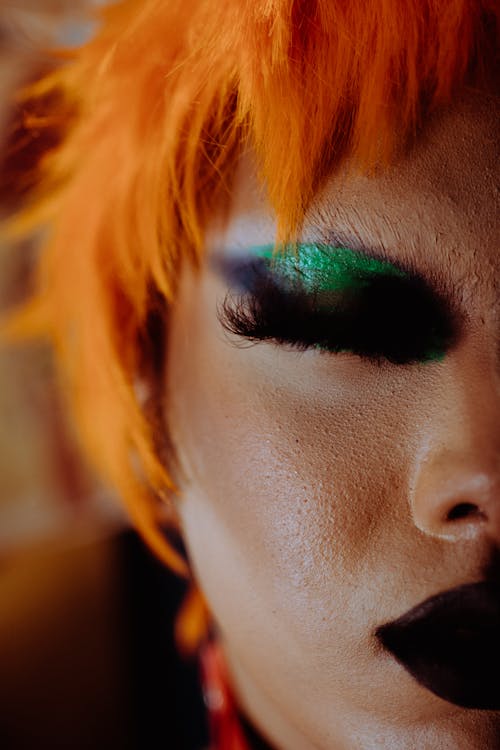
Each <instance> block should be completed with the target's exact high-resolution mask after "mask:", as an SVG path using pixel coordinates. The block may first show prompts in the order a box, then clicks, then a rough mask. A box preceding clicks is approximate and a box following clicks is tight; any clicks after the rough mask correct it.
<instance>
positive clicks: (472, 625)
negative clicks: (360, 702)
mask: <svg viewBox="0 0 500 750" xmlns="http://www.w3.org/2000/svg"><path fill="white" fill-rule="evenodd" d="M375 634H376V636H377V638H378V639H379V641H380V642H381V643H382V645H383V646H384V648H386V649H387V650H388V651H390V653H391V654H392V655H393V656H394V657H395V658H396V659H397V661H398V662H399V663H400V664H401V665H402V666H403V667H404V668H405V669H406V670H407V671H408V672H409V673H410V674H411V675H412V676H413V677H414V678H415V679H416V680H417V682H418V683H419V684H420V685H423V686H424V687H426V688H428V690H431V691H432V692H433V693H434V694H435V695H438V696H439V697H440V698H444V699H445V700H447V701H449V702H450V703H454V704H455V705H457V706H463V707H464V708H476V709H488V710H500V586H499V585H498V584H497V583H494V584H493V583H488V582H484V583H474V584H467V585H465V586H460V587H458V588H455V589H451V590H450V591H445V592H443V593H441V594H437V595H436V596H432V597H430V598H429V599H426V600H425V601H424V602H422V603H421V604H419V605H417V606H416V607H414V608H413V609H411V610H410V611H409V612H406V614H404V615H402V617H399V618H398V619H397V620H394V621H393V622H389V623H387V624H386V625H382V626H381V627H379V628H378V629H377V631H376V633H375Z"/></svg>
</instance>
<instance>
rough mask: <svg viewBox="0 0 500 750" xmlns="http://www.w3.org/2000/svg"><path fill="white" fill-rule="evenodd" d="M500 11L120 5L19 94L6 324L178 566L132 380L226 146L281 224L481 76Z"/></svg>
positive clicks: (159, 471)
mask: <svg viewBox="0 0 500 750" xmlns="http://www.w3.org/2000/svg"><path fill="white" fill-rule="evenodd" d="M499 19H500V9H499V5H498V2H497V1H496V0H251V2H246V1H245V0H123V1H122V2H119V3H117V4H115V5H112V6H111V7H109V8H107V9H105V10H103V11H102V12H101V13H100V16H99V21H98V29H97V32H96V34H95V35H94V37H93V39H92V40H91V41H89V42H88V43H86V44H85V45H84V46H83V47H81V48H80V49H78V50H76V51H72V52H66V53H64V54H63V55H62V58H63V59H62V60H61V64H60V65H58V66H57V68H56V70H55V72H52V73H50V74H49V75H47V76H45V77H44V78H43V79H42V80H40V81H39V82H38V83H36V84H35V85H33V86H31V87H30V89H29V91H28V92H27V94H26V96H25V99H24V101H23V102H22V104H21V106H20V110H21V112H22V114H23V118H24V119H23V125H22V128H23V134H24V136H25V137H26V138H27V139H28V140H30V139H31V140H33V139H36V138H38V139H40V138H42V137H43V134H44V133H46V135H47V139H46V141H45V142H49V143H50V144H51V147H50V148H46V149H44V152H43V155H42V158H40V159H39V160H38V163H37V164H36V174H35V176H33V174H31V173H29V172H28V171H27V170H26V169H25V165H24V166H23V169H22V170H21V174H20V175H17V177H19V178H20V179H22V180H25V181H27V182H28V183H30V184H31V187H32V190H31V193H30V198H29V201H28V208H27V209H26V210H25V211H24V212H23V216H22V220H23V221H24V226H27V227H29V228H33V227H37V228H38V227H41V226H43V227H45V228H46V229H45V230H44V238H45V239H44V243H43V247H42V251H41V259H40V264H39V268H38V278H37V294H36V298H35V299H34V300H33V302H32V304H30V305H29V306H28V307H27V308H26V309H25V311H24V313H23V314H22V315H21V316H20V317H19V318H18V322H20V324H22V325H23V326H24V329H25V330H28V329H29V328H31V330H36V331H37V332H40V333H44V334H45V335H47V336H48V337H49V338H50V340H51V342H52V343H53V345H54V348H55V351H56V354H57V357H58V360H59V363H60V365H61V372H62V373H63V378H64V380H63V382H64V388H65V391H66V393H67V394H68V397H69V399H70V403H71V407H72V410H73V413H74V414H75V416H76V423H77V425H78V426H79V429H80V434H81V437H82V440H83V444H84V446H85V448H86V450H87V452H88V454H89V455H90V457H91V459H92V460H93V462H94V464H95V466H96V467H97V469H98V470H99V471H100V473H101V474H102V475H103V476H104V478H105V479H106V480H107V481H108V482H110V483H111V484H112V485H114V486H115V487H116V488H117V489H118V491H119V493H120V495H121V496H122V497H123V499H124V501H125V503H126V505H127V507H128V509H129V511H130V513H131V515H132V517H133V519H134V520H135V523H136V524H137V526H138V527H139V529H140V530H141V531H142V532H143V534H144V536H145V537H146V539H147V540H148V541H149V543H150V544H151V545H152V546H153V547H154V548H155V549H156V551H157V552H158V553H159V554H160V555H161V556H162V557H163V559H164V560H166V562H167V563H168V564H170V565H171V566H172V567H174V568H175V569H177V570H179V571H180V570H182V567H183V565H182V562H181V561H180V559H179V558H178V556H176V554H175V553H174V551H173V550H172V549H171V548H170V547H169V546H168V545H167V544H166V542H165V539H164V536H163V535H162V533H161V531H160V529H159V526H158V518H159V515H160V514H161V506H162V501H163V500H165V501H167V502H168V501H169V498H170V497H171V495H172V493H173V492H174V491H175V490H174V487H173V483H172V481H171V479H170V477H169V473H168V469H167V468H166V466H165V461H164V460H163V459H162V458H160V456H159V453H158V450H157V440H156V437H155V430H156V427H155V425H154V423H153V422H152V421H151V419H149V418H148V416H147V415H146V414H145V412H144V409H143V406H142V404H141V401H140V398H139V395H138V389H137V382H138V379H139V378H140V377H141V376H142V375H143V374H144V372H145V368H146V367H147V360H148V357H150V356H151V352H150V350H148V340H149V339H150V338H151V337H150V335H149V331H150V323H151V318H152V316H153V315H155V314H157V313H158V311H159V307H160V306H161V304H164V305H166V307H167V309H168V304H169V302H171V301H172V299H173V297H174V295H175V287H176V276H177V271H178V268H179V260H180V258H181V257H187V258H189V259H190V260H191V261H192V262H194V263H196V262H197V261H198V260H199V259H200V257H201V256H202V253H203V238H204V229H205V227H206V224H207V222H208V220H209V218H210V216H211V215H212V214H213V212H214V210H215V208H216V206H217V205H218V204H220V202H221V201H222V202H223V201H224V200H226V199H227V198H228V196H229V195H230V190H231V175H232V171H233V169H234V165H235V163H236V158H237V155H238V153H239V152H240V151H241V149H242V148H244V147H251V148H252V150H253V151H254V153H255V155H256V159H257V163H258V166H259V170H260V177H261V179H262V183H263V185H264V186H265V188H266V191H267V195H268V198H269V200H270V203H271V205H272V207H273V209H274V210H275V212H276V215H277V219H278V227H279V230H278V232H279V237H280V238H285V237H292V236H293V235H294V234H296V233H297V231H298V230H299V229H300V226H301V221H302V219H303V216H304V212H305V210H306V209H307V207H308V204H309V203H310V201H311V198H312V196H313V195H314V194H315V192H316V191H317V189H318V187H319V186H320V185H321V182H322V180H323V179H324V178H325V177H326V175H328V174H329V173H331V171H332V170H334V169H335V168H337V167H338V166H339V165H340V164H341V162H342V161H343V160H345V159H347V158H349V160H350V163H351V164H352V165H353V166H354V168H358V169H362V170H372V169H374V168H377V167H378V166H380V165H382V166H383V165H384V164H386V163H388V162H389V161H390V160H393V159H395V158H397V156H398V154H400V153H401V152H402V151H403V150H404V149H405V148H407V147H408V146H411V143H412V140H414V139H415V137H417V136H418V134H419V132H420V131H421V129H422V127H423V125H424V124H425V122H426V120H427V118H428V117H429V116H430V114H431V113H432V112H433V111H434V110H436V109H437V108H439V107H442V106H445V105H446V104H447V103H449V102H450V101H451V100H452V99H453V97H454V96H456V95H457V93H458V92H459V90H460V89H462V88H463V87H465V86H475V87H485V86H486V85H488V81H489V79H491V78H492V77H493V76H494V75H495V70H496V65H497V57H496V55H497V44H498V29H499ZM50 134H52V136H51V135H50ZM54 134H57V138H56V137H54ZM42 142H43V138H42ZM14 162H15V160H14V161H13V163H14ZM14 177H16V176H14ZM159 300H161V301H163V302H162V303H161V304H160V303H159Z"/></svg>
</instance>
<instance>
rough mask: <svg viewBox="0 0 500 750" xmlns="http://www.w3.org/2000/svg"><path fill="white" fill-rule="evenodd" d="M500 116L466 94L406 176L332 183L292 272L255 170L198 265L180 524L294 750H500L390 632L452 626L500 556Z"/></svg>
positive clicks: (183, 309)
mask: <svg viewBox="0 0 500 750" xmlns="http://www.w3.org/2000/svg"><path fill="white" fill-rule="evenodd" d="M497 122H498V104H497V103H496V102H495V101H494V100H493V99H487V98H486V97H485V96H484V95H482V96H481V98H479V97H478V98H473V97H467V98H465V99H464V100H463V102H461V103H460V104H459V105H457V106H456V107H455V108H454V109H453V110H450V111H449V112H447V113H445V114H443V115H440V116H439V117H436V119H435V121H434V122H432V123H431V124H430V125H429V127H428V128H427V130H426V131H425V133H424V134H423V135H422V137H421V138H420V140H419V142H418V144H417V145H416V146H415V147H414V148H413V149H412V150H411V152H410V153H408V154H407V155H406V156H405V157H404V158H403V159H401V160H399V161H398V163H397V164H396V165H395V166H393V167H391V168H389V169H386V170H384V171H383V173H380V174H377V175H375V176H361V175H357V174H354V173H352V172H348V171H347V170H346V171H344V172H342V173H340V174H336V175H335V176H332V177H331V179H330V180H329V181H328V182H327V184H326V185H325V186H324V188H323V189H322V191H321V192H320V193H319V194H318V195H317V196H316V199H315V201H314V203H313V205H312V206H311V208H310V209H309V211H308V213H307V217H306V222H305V225H304V229H303V233H302V235H301V238H300V242H301V245H300V246H299V248H298V251H297V252H298V254H297V255H293V252H292V250H291V249H290V248H281V256H280V258H278V259H277V260H276V261H273V260H270V259H269V250H268V246H269V245H272V243H273V240H274V232H275V226H274V218H273V215H272V212H271V210H270V209H269V207H268V206H267V204H266V202H265V199H264V198H263V197H262V193H261V191H260V190H259V189H258V187H257V183H256V180H255V178H254V175H253V170H252V165H251V160H250V158H246V159H242V164H241V167H240V170H239V174H238V176H237V179H236V184H235V188H234V193H233V198H232V204H231V206H230V207H229V211H228V212H227V213H225V214H224V216H221V217H220V218H219V219H217V220H214V223H213V226H212V227H211V229H210V232H209V233H208V237H207V253H206V261H205V263H204V265H203V267H202V268H201V269H200V270H199V271H197V272H195V271H194V270H193V269H191V268H190V267H187V266H186V267H185V268H183V269H182V274H181V283H180V287H179V293H178V299H177V303H176V304H175V305H174V307H173V309H172V311H171V315H170V318H169V333H168V342H167V350H168V352H167V368H166V376H165V383H164V393H165V403H166V407H165V420H166V424H167V429H168V431H169V434H170V436H171V438H172V441H173V444H174V447H175V450H176V456H177V460H178V470H177V480H178V483H179V484H180V487H181V490H182V498H181V500H180V502H179V507H178V510H179V515H180V519H181V524H182V528H183V532H184V535H185V539H186V543H187V547H188V550H189V553H190V556H191V560H192V564H193V568H194V571H195V575H196V578H197V579H198V581H199V584H200V586H201V588H202V590H203V591H204V593H205V595H206V597H207V600H208V602H209V604H210V607H211V610H212V612H213V615H214V619H215V621H216V623H217V627H218V629H219V632H220V638H221V642H222V643H223V647H224V649H225V653H226V656H227V659H228V662H229V665H230V669H231V672H232V676H233V680H234V685H235V690H236V693H237V696H238V700H239V702H240V704H241V706H242V707H243V709H244V710H245V711H246V712H247V713H248V714H249V716H250V717H251V719H252V720H253V721H254V723H255V724H256V725H257V727H259V728H260V729H261V731H262V732H263V734H264V735H265V736H266V737H268V738H269V740H270V741H271V742H273V743H274V744H275V745H276V747H279V748H286V749H287V750H309V748H316V749H317V748H320V749H321V750H327V749H328V748H332V747H335V748H353V747H356V748H374V747H384V748H388V747H394V748H410V747H439V748H442V749H443V750H444V749H447V748H450V750H451V748H457V747H460V748H486V747H488V748H490V747H491V748H493V747H496V746H497V745H496V743H497V742H498V736H499V724H500V722H499V718H500V712H498V711H496V710H491V706H488V705H486V704H485V705H477V706H476V708H480V709H482V710H476V709H474V708H466V707H463V706H462V705H458V703H461V702H462V703H463V702H464V699H463V696H462V695H458V696H457V695H455V694H454V693H453V689H452V690H451V693H449V694H447V695H443V690H444V689H441V685H438V688H439V689H438V690H436V689H434V690H433V689H429V685H427V686H426V685H425V684H424V683H425V679H426V677H425V674H424V675H423V676H422V674H417V676H416V677H417V678H415V676H412V675H411V674H410V671H409V669H408V666H407V665H406V668H405V666H403V665H402V664H401V663H400V661H401V660H400V661H398V660H397V659H396V658H394V654H392V653H391V652H390V651H388V650H387V648H384V646H383V645H382V643H381V639H380V637H377V635H376V633H377V629H378V628H380V627H381V626H384V625H385V624H387V623H390V622H392V621H394V620H397V619H398V618H400V617H401V616H402V615H404V614H405V613H406V612H408V611H409V610H413V609H414V608H415V607H416V606H417V605H419V604H421V603H422V602H423V601H425V600H427V599H429V598H430V597H433V596H435V595H437V594H443V592H445V599H444V604H442V605H441V610H440V612H438V615H440V616H441V615H442V611H443V609H444V610H447V609H449V607H448V605H450V606H451V605H452V604H453V603H454V602H455V600H456V598H457V596H458V595H456V596H455V594H453V593H452V594H449V597H451V598H449V599H446V592H449V590H456V588H457V587H462V586H466V585H470V584H478V583H480V582H482V581H484V580H486V579H487V576H488V570H489V569H490V567H491V565H492V563H493V561H494V558H495V551H496V550H497V549H498V545H499V542H500V428H499V425H500V369H499V351H500V349H499V332H500V326H499V316H500V294H499V285H500V254H499V242H498V241H499V231H498V229H499V228H498V215H499V214H498V198H499V173H498V150H497V149H498V133H497V131H496V127H497ZM259 326H260V327H259ZM229 329H232V330H231V331H230V330H229ZM249 337H250V338H249ZM250 339H252V340H250ZM464 590H465V589H464ZM476 590H477V589H476V588H474V591H476ZM461 591H462V589H461ZM453 596H455V598H453ZM452 600H453V601H452ZM436 606H438V605H436ZM438 609H439V606H438ZM419 612H420V611H418V612H417V614H414V619H415V617H416V618H417V620H418V618H419V617H420V614H419ZM462 614H463V613H462ZM495 616H496V615H495ZM459 619H460V617H459ZM410 633H411V635H413V631H411V628H410ZM461 645H463V644H459V645H458V648H459V649H460V648H461ZM420 646H421V647H422V648H424V650H425V647H424V646H422V644H420ZM420 646H419V647H420ZM452 660H453V659H452ZM424 672H425V670H424ZM429 679H430V682H431V683H432V680H433V679H434V678H432V677H431V678H429ZM436 679H437V680H438V682H439V676H438V678H436ZM457 679H458V681H459V682H460V679H461V678H460V679H459V678H457ZM462 682H463V680H462ZM433 687H434V688H436V685H434V683H432V684H431V688H433ZM460 690H461V688H459V692H460ZM436 692H438V695H436V694H435V693H436ZM440 692H441V697H439V693H440ZM444 693H446V690H444ZM467 700H469V698H467V699H465V702H467ZM470 700H472V702H473V701H474V700H476V698H474V697H473V698H472V699H470ZM470 700H469V705H470ZM481 700H482V699H480V698H477V701H479V703H480V702H481ZM483 703H484V701H483ZM493 708H494V709H496V708H498V706H493Z"/></svg>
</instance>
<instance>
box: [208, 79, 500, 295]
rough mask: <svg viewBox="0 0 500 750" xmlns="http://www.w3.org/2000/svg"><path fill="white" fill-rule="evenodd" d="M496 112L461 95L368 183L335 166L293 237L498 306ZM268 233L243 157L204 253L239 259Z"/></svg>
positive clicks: (265, 208)
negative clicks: (370, 254) (373, 256)
mask: <svg viewBox="0 0 500 750" xmlns="http://www.w3.org/2000/svg"><path fill="white" fill-rule="evenodd" d="M499 114H500V105H499V99H498V97H496V96H494V95H486V94H484V93H482V94H472V93H471V94H468V95H467V96H464V97H463V98H462V99H461V101H460V102H459V103H457V104H456V105H455V106H454V107H453V108H452V109H449V110H447V111H445V112H441V113H437V114H436V115H435V116H434V119H433V120H432V121H431V122H430V123H429V124H428V125H427V127H426V128H425V130H424V131H423V133H422V134H421V135H420V136H419V138H418V140H417V141H416V143H415V144H414V145H413V146H412V147H411V148H409V149H408V150H407V151H406V153H404V154H403V155H401V156H400V158H399V159H398V160H397V162H396V163H395V164H393V165H391V166H390V167H387V168H385V169H381V170H379V171H378V172H377V173H376V174H372V175H362V174H359V173H357V172H356V171H355V170H354V169H351V168H349V165H348V166H346V167H344V169H343V170H342V171H341V172H340V173H337V174H335V175H333V176H331V177H330V178H329V179H328V180H327V181H326V183H325V185H324V186H323V187H322V189H321V190H320V191H319V193H318V195H317V196H316V197H315V199H314V201H313V202H312V204H311V206H310V207H309V209H308V211H307V214H306V220H305V224H304V228H303V234H302V237H301V239H302V240H315V241H324V242H327V243H331V244H337V243H339V244H340V243H341V244H348V245H350V246H353V247H354V249H356V248H357V247H358V248H359V249H368V250H373V251H375V252H383V253H384V254H387V256H388V257H389V258H390V259H392V260H395V261H399V262H401V263H404V264H405V265H408V266H410V267H413V268H415V270H416V271H417V272H419V273H420V274H423V275H427V276H429V277H430V278H432V280H433V281H436V282H437V283H438V284H439V285H440V286H445V287H446V288H447V289H448V290H449V291H450V292H451V293H453V295H454V296H457V297H459V296H462V297H466V296H470V295H471V293H472V287H473V286H477V284H480V286H481V287H482V290H481V295H482V296H483V298H484V299H485V302H486V300H488V301H489V304H490V307H491V303H493V304H495V303H496V304H498V297H499V295H498V283H499V277H500V273H499V271H500V254H499V246H498V245H499V234H500V233H499V219H498V216H499V211H498V208H499V202H500V201H499V199H500V170H499V166H498V163H499V162H498V156H499V137H498V136H499ZM275 231H276V224H275V220H274V217H273V214H272V211H271V208H270V207H269V205H268V204H267V202H266V200H265V198H264V195H263V191H262V190H261V189H260V188H259V186H258V181H257V179H256V177H255V169H254V166H253V164H252V161H251V157H250V156H248V155H246V156H245V157H244V158H243V159H242V161H241V165H240V168H239V170H238V173H237V177H236V182H235V189H234V193H233V198H232V203H231V206H230V208H229V213H228V215H227V217H226V218H225V220H224V222H223V223H220V224H218V225H217V226H216V227H214V230H213V231H212V232H211V233H210V234H209V247H211V248H212V249H216V248H224V249H225V250H226V251H228V250H229V251H232V252H238V251H241V252H245V249H246V248H248V247H249V246H252V245H259V244H264V243H268V242H272V240H273V239H274V236H275Z"/></svg>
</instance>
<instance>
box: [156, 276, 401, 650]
mask: <svg viewBox="0 0 500 750" xmlns="http://www.w3.org/2000/svg"><path fill="white" fill-rule="evenodd" d="M215 299H216V290H215V289H214V285H213V282H211V281H210V280H208V279H204V278H200V279H195V278H194V277H193V276H192V275H191V274H190V273H185V274H184V279H183V282H182V286H181V289H180V294H179V303H178V305H177V308H176V310H175V312H174V314H173V316H172V320H171V326H170V331H169V352H168V362H169V367H168V377H167V382H166V393H167V397H166V403H167V404H168V420H167V421H168V425H169V430H170V433H171V435H172V438H173V441H174V445H175V448H176V451H177V454H178V458H179V463H180V465H181V467H182V472H183V473H182V475H181V477H180V485H181V488H182V490H183V497H182V499H181V501H180V514H181V518H182V521H183V524H184V530H185V533H186V537H187V544H188V547H189V548H190V552H191V555H192V559H193V562H194V565H195V567H196V568H197V573H198V575H199V578H200V580H201V582H202V585H203V587H204V589H205V592H206V594H207V596H208V598H209V601H210V603H211V605H212V607H213V609H214V611H215V612H216V613H218V614H220V615H221V618H222V619H223V620H224V618H226V619H228V620H229V621H231V626H230V627H231V630H232V629H233V627H234V625H233V624H232V620H233V618H234V619H238V621H239V623H241V620H242V618H241V607H244V608H246V610H247V619H246V621H247V623H248V622H249V621H251V618H252V612H255V611H257V612H258V611H261V612H262V611H268V612H275V613H276V617H277V620H276V622H279V623H280V625H281V626H283V622H286V623H287V627H288V629H289V632H290V637H292V638H297V640H299V638H300V639H301V640H302V641H303V639H304V632H306V631H307V633H308V636H307V637H308V638H309V639H310V642H311V644H319V643H321V637H320V635H321V633H320V631H321V629H322V627H324V623H327V622H328V615H329V613H331V610H332V608H333V606H334V605H333V602H335V609H336V611H337V612H338V608H339V601H340V599H344V598H345V605H346V607H347V610H346V612H351V611H352V608H353V606H355V602H356V600H357V594H356V592H357V590H358V587H359V580H360V577H363V575H364V574H367V575H371V574H373V571H374V569H375V568H376V567H377V566H380V565H391V558H390V555H388V554H387V546H386V545H385V542H384V540H381V541H380V544H375V545H374V543H373V540H374V539H381V536H382V535H384V536H385V535H389V534H392V530H393V528H394V526H395V525H397V526H399V527H401V515H400V513H399V516H398V513H397V512H396V511H395V509H396V508H398V509H399V511H400V510H401V499H400V498H401V496H404V484H405V471H404V464H405V462H404V456H403V455H402V454H401V452H398V451H397V450H395V447H394V446H395V445H396V446H397V445H398V442H399V444H400V445H405V448H406V449H408V443H409V441H408V439H407V437H405V436H404V434H403V433H404V424H405V421H406V420H405V419H402V416H403V414H402V412H404V409H399V412H398V411H397V410H396V413H391V414H386V413H385V412H384V410H383V409H382V408H381V403H383V402H385V400H387V394H386V393H385V392H384V393H382V392H377V391H376V390H374V389H373V388H369V387H368V378H367V377H366V376H365V375H363V374H361V375H360V374H359V372H357V371H356V367H357V366H358V365H353V363H352V362H351V363H349V362H347V363H345V364H344V365H342V366H341V367H339V369H338V370H337V371H336V376H335V378H332V376H331V375H332V374H331V363H328V362H327V360H328V358H325V359H324V364H322V363H319V364H318V358H317V356H316V358H315V360H313V359H312V358H311V357H309V355H308V354H299V353H293V352H280V351H279V350H277V349H276V348H275V347H271V346H267V345H266V346H258V347H252V348H250V349H248V348H237V347H234V346H233V345H231V344H230V343H229V342H228V341H227V338H226V336H225V334H224V332H223V331H222V329H221V327H220V324H219V323H218V321H217V319H216V316H215V314H214V312H213V311H214V309H215V302H214V300H215ZM311 363H313V364H311ZM329 368H330V369H329ZM357 381H360V382H357ZM360 394H361V395H360ZM387 435H391V440H392V449H391V450H388V439H387V438H386V437H385V436H387ZM398 436H399V437H400V438H401V439H400V440H399V441H398V440H397V439H396V441H395V438H398ZM388 488H390V490H389V491H388ZM399 511H398V512H399ZM403 525H404V524H403ZM399 531H401V528H399ZM392 537H393V538H394V535H392ZM382 548H385V549H384V550H383V555H379V551H380V549H382ZM379 556H380V559H378V558H379ZM242 600H244V601H242ZM263 607H265V609H264V610H263V609H262V608H263ZM231 608H233V611H232V612H231V611H228V610H231ZM311 608H314V611H315V612H318V613H319V616H318V618H317V619H316V620H315V621H313V622H311V618H310V612H311ZM337 616H338V615H337ZM346 617H347V615H346ZM302 618H305V619H307V627H306V624H305V622H303V621H302ZM358 619H359V618H358ZM270 622H272V617H271V619H270ZM311 625H312V627H311ZM239 627H241V625H239ZM327 627H328V630H329V631H330V629H331V626H330V624H328V626H327Z"/></svg>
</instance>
